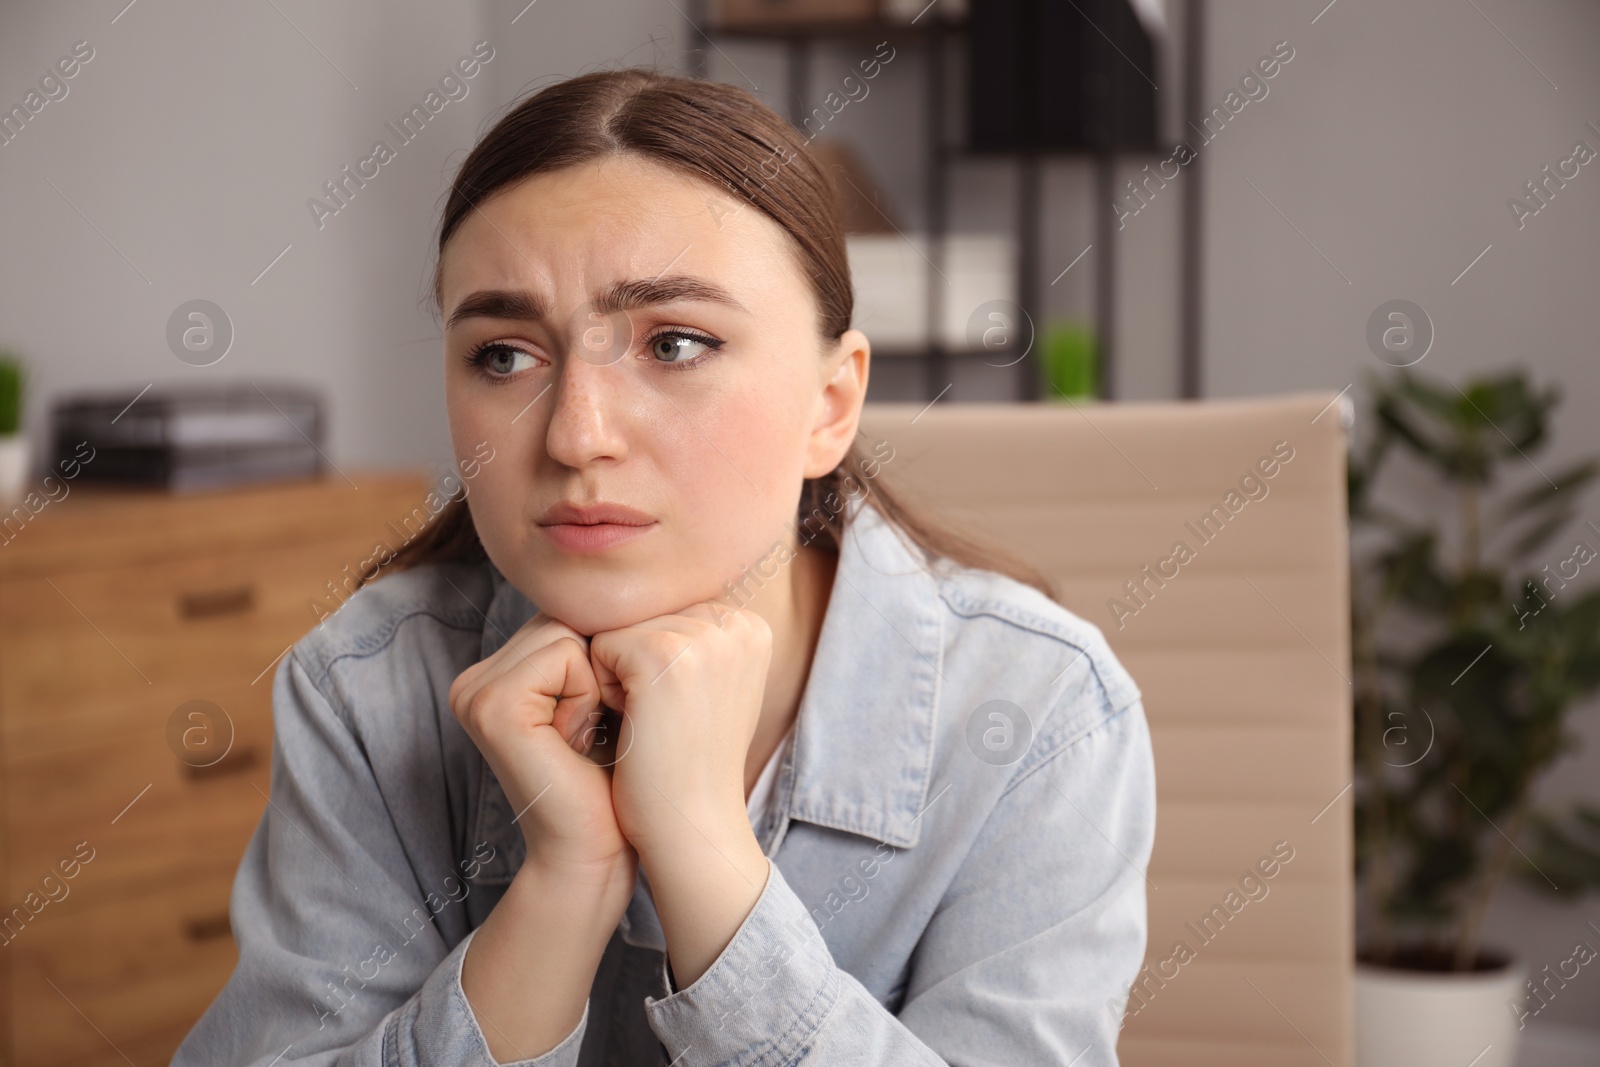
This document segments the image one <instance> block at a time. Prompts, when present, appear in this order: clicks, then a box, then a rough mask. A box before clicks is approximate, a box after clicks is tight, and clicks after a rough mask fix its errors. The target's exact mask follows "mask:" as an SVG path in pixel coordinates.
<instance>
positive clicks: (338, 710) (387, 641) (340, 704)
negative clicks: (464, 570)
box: [290, 608, 473, 734]
mask: <svg viewBox="0 0 1600 1067" xmlns="http://www.w3.org/2000/svg"><path fill="white" fill-rule="evenodd" d="M419 616H425V617H427V618H430V619H432V620H433V621H434V622H437V623H439V624H440V625H441V626H445V627H447V628H449V629H451V630H459V631H460V632H462V633H472V632H473V627H472V625H470V624H468V625H457V624H456V623H455V622H454V621H452V620H450V619H446V618H441V617H440V616H438V615H436V614H434V613H433V612H432V611H429V610H427V609H425V608H422V609H417V610H415V611H408V612H406V613H405V614H404V615H400V616H397V617H395V618H394V619H393V620H392V624H391V625H390V626H389V629H388V633H387V634H386V635H385V636H384V639H383V641H382V642H381V643H380V644H379V645H378V646H377V647H376V648H372V649H368V650H365V651H361V652H340V653H338V654H337V655H335V656H334V657H333V658H332V659H330V660H328V663H327V665H326V666H325V667H323V668H322V673H321V674H320V675H315V676H313V675H312V673H311V672H310V671H308V670H306V664H305V659H304V657H303V656H302V655H301V653H300V650H299V649H298V648H296V649H295V650H294V651H292V652H291V653H290V655H291V656H293V657H294V658H295V659H296V660H298V661H299V662H300V669H301V670H302V671H305V674H306V677H307V678H311V680H312V681H311V684H312V686H314V687H315V688H316V690H317V692H319V693H321V694H322V697H323V699H324V700H326V701H327V702H328V704H329V705H330V706H331V707H332V708H333V711H334V714H335V715H338V716H339V719H340V721H341V722H343V723H344V726H345V729H347V730H349V731H350V732H351V733H352V734H354V733H356V729H355V717H354V716H353V715H352V714H351V713H350V711H349V709H348V708H347V707H346V706H345V704H344V701H343V699H342V698H341V697H339V696H338V694H337V692H336V690H337V687H334V690H335V691H330V689H329V687H328V686H327V684H326V683H327V681H328V678H329V676H330V675H332V673H333V668H334V667H335V666H337V665H338V664H339V662H340V661H342V660H347V659H370V658H371V657H373V656H376V655H378V654H379V653H380V652H382V651H383V650H384V649H386V648H388V647H389V646H390V645H391V644H393V643H394V640H395V638H396V637H398V636H399V635H400V627H401V626H402V625H403V624H405V623H406V622H409V621H410V620H412V619H415V618H417V617H419Z"/></svg>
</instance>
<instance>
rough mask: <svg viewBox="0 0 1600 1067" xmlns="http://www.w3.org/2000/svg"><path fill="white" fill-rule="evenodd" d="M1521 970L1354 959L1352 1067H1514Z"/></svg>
mask: <svg viewBox="0 0 1600 1067" xmlns="http://www.w3.org/2000/svg"><path fill="white" fill-rule="evenodd" d="M1525 970H1526V968H1525V967H1524V965H1523V962H1522V961H1521V960H1520V959H1513V960H1512V961H1511V962H1510V963H1509V964H1507V965H1506V966H1505V967H1504V968H1502V969H1500V970H1493V971H1474V972H1470V973H1460V974H1453V973H1439V972H1434V971H1406V970H1399V969H1396V968H1391V967H1375V966H1372V965H1370V964H1366V963H1358V964H1356V980H1355V1000H1356V1067H1467V1065H1468V1064H1471V1067H1514V1064H1515V1063H1516V1061H1517V1020H1516V1017H1515V1016H1514V1015H1513V1014H1512V1012H1511V1009H1510V1008H1509V1007H1507V1001H1519V1002H1520V998H1521V995H1522V983H1523V979H1524V978H1525V977H1526V975H1525Z"/></svg>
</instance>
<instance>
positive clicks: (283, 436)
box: [52, 383, 323, 492]
mask: <svg viewBox="0 0 1600 1067" xmlns="http://www.w3.org/2000/svg"><path fill="white" fill-rule="evenodd" d="M52 423H53V429H54V432H53V434H52V437H53V439H54V445H55V453H56V458H57V459H58V460H61V461H65V460H67V459H69V458H70V459H76V461H77V462H78V463H79V464H80V465H81V472H82V473H81V476H82V477H83V479H84V480H85V481H94V482H101V483H109V484H118V485H126V486H152V487H158V488H165V489H169V490H172V491H173V492H192V491H196V490H204V489H220V488H224V487H227V486H233V485H247V484H253V483H257V482H264V481H279V480H283V479H293V478H314V477H317V476H318V475H320V474H321V473H322V466H323V458H322V452H321V447H320V442H321V439H322V427H323V419H322V404H321V401H320V399H319V398H318V397H317V395H316V394H315V393H313V392H311V391H309V390H306V389H301V388H296V387H292V386H281V385H279V386H256V385H254V384H253V383H252V384H228V385H218V386H209V387H192V386H191V387H182V386H174V387H166V388H163V389H160V390H156V389H148V390H146V391H142V392H141V391H135V390H132V389H129V390H125V391H122V392H119V393H104V394H99V395H95V396H78V397H68V398H64V399H62V400H59V401H57V402H56V405H55V409H54V412H53V416H52ZM86 456H87V457H88V458H87V459H86V458H85V457H86Z"/></svg>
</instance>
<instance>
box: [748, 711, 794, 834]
mask: <svg viewBox="0 0 1600 1067" xmlns="http://www.w3.org/2000/svg"><path fill="white" fill-rule="evenodd" d="M793 737H794V724H793V723H791V724H790V725H789V732H788V733H786V734H784V735H783V740H782V741H779V742H778V747H777V748H775V749H773V751H772V755H771V757H770V758H768V760H767V765H766V766H765V767H763V768H761V776H760V777H759V778H757V779H756V784H755V785H754V786H753V787H752V788H751V790H750V799H749V801H748V802H747V803H746V805H745V810H746V811H748V812H749V814H750V825H751V826H752V827H756V828H758V829H759V827H760V826H761V822H762V820H764V819H765V818H766V817H767V812H768V810H769V809H771V807H772V787H773V784H774V783H775V782H777V780H778V768H779V767H781V766H783V754H784V753H785V752H786V751H788V748H789V743H790V740H791V739H792V738H793Z"/></svg>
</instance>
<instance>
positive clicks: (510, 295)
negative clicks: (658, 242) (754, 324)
mask: <svg viewBox="0 0 1600 1067" xmlns="http://www.w3.org/2000/svg"><path fill="white" fill-rule="evenodd" d="M675 300H705V301H709V302H711V303H716V304H725V305H727V306H728V307H731V308H735V309H737V310H739V311H748V309H747V308H746V307H745V306H744V305H743V304H741V303H740V302H739V301H738V300H737V299H735V298H734V296H733V294H732V293H730V292H728V290H726V289H724V288H723V287H722V286H720V285H717V284H716V283H715V282H709V281H706V280H705V279H703V278H695V277H692V276H691V275H687V274H672V275H668V276H666V277H662V278H651V279H642V278H636V279H633V280H630V281H621V282H615V283H613V284H612V285H611V286H610V287H608V288H607V289H606V290H605V292H603V293H601V294H600V296H599V297H597V298H596V299H595V301H594V306H593V310H594V311H595V312H597V313H599V314H601V315H609V314H612V313H613V312H618V311H632V310H635V309H637V308H644V307H649V306H651V305H653V304H668V303H671V302H673V301H675ZM549 313H550V309H549V305H548V303H547V302H546V301H545V300H544V299H543V298H542V297H540V296H538V295H536V294H534V293H530V292H528V291H527V290H524V289H480V290H478V291H477V292H475V293H472V294H470V295H468V296H467V297H466V299H464V300H462V301H461V303H459V304H457V305H456V308H455V310H454V311H452V312H451V313H450V318H449V320H448V321H447V322H446V323H445V328H446V329H449V328H450V327H453V326H455V325H456V324H457V323H459V322H461V321H463V320H465V319H470V318H490V319H523V320H527V321H530V322H537V321H540V320H542V319H545V318H547V317H548V316H549Z"/></svg>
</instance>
